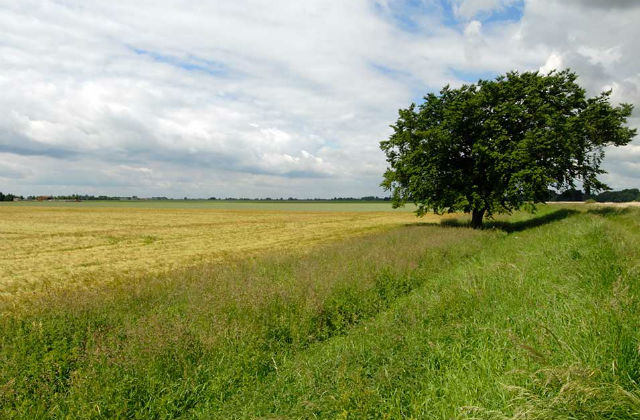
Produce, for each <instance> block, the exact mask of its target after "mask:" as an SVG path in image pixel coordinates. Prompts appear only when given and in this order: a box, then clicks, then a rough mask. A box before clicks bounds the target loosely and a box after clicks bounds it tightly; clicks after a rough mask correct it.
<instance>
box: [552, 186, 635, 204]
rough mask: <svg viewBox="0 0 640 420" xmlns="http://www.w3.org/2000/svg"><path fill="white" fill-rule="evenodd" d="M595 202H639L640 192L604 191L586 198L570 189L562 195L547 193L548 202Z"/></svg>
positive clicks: (630, 190) (585, 195) (579, 192)
mask: <svg viewBox="0 0 640 420" xmlns="http://www.w3.org/2000/svg"><path fill="white" fill-rule="evenodd" d="M589 199H592V200H595V201H598V202H614V203H628V202H630V201H640V190H638V189H637V188H629V189H625V190H621V191H605V192H602V193H600V194H597V195H592V196H588V195H587V194H585V193H584V192H582V190H576V189H570V190H567V191H564V192H562V193H557V192H555V191H549V201H586V200H589Z"/></svg>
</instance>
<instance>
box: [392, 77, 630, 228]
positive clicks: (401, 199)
mask: <svg viewBox="0 0 640 420" xmlns="http://www.w3.org/2000/svg"><path fill="white" fill-rule="evenodd" d="M576 79H577V75H576V74H575V73H573V72H571V71H570V70H564V71H560V72H557V71H552V72H550V73H547V74H540V73H539V72H526V73H518V72H511V73H507V74H506V75H504V76H499V77H497V78H496V79H494V80H480V81H478V82H477V83H476V84H470V85H463V86H462V87H460V88H458V89H453V88H451V87H449V86H446V87H444V88H443V89H442V90H441V91H440V93H439V94H438V95H436V94H432V93H431V94H428V95H427V96H425V97H424V103H422V104H421V105H419V106H416V105H415V104H411V106H409V108H407V109H401V110H400V111H399V118H398V121H397V122H396V123H395V124H394V125H392V126H391V127H392V128H393V134H392V135H391V137H390V138H389V139H388V140H385V141H382V142H380V147H381V149H382V150H383V151H384V152H385V154H386V156H387V162H388V163H389V167H388V169H387V171H386V172H385V174H384V181H383V183H382V186H383V187H385V188H386V189H387V190H390V191H391V192H392V201H393V205H394V206H395V207H398V206H401V205H403V204H405V203H406V202H413V203H415V204H416V205H417V206H418V210H417V213H418V215H423V214H424V213H425V212H427V211H431V210H432V211H434V212H436V213H443V212H454V211H464V212H469V213H471V214H472V217H471V223H472V226H473V227H480V226H482V220H483V218H484V216H485V215H487V216H491V215H492V214H494V213H501V212H510V211H512V210H514V209H518V208H520V207H522V206H523V205H524V204H535V203H541V202H545V201H546V200H547V198H548V196H549V189H550V188H554V189H556V190H564V189H567V188H574V187H575V184H576V182H581V183H582V185H583V187H584V188H585V191H587V192H589V193H593V192H597V191H601V190H605V189H607V188H608V187H607V186H606V185H605V184H604V183H602V182H601V181H600V180H598V178H597V176H598V175H600V174H603V173H604V171H603V170H602V169H601V168H600V164H601V163H602V159H603V158H604V148H605V147H606V146H609V145H614V146H621V145H625V144H627V143H629V142H630V141H631V139H632V138H633V137H634V136H635V134H636V131H635V130H633V129H630V128H628V127H626V122H627V117H629V116H630V115H631V111H632V109H633V106H632V105H630V104H621V105H619V106H613V105H611V103H610V102H609V98H610V94H611V92H610V91H607V92H603V93H601V94H600V95H598V96H595V97H593V98H587V97H586V95H585V90H584V89H583V88H582V87H580V86H579V85H578V84H577V83H576Z"/></svg>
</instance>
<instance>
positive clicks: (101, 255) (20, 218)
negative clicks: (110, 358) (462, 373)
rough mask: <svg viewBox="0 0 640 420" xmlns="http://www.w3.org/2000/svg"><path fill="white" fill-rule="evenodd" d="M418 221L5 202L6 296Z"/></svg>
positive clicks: (260, 206)
mask: <svg viewBox="0 0 640 420" xmlns="http://www.w3.org/2000/svg"><path fill="white" fill-rule="evenodd" d="M428 220H432V221H433V220H437V218H436V217H434V216H432V217H431V218H430V219H428ZM415 222H416V219H415V217H413V216H412V215H411V213H410V212H407V211H391V206H390V205H389V204H388V203H365V204H360V203H286V202H285V203H274V204H268V203H259V202H253V203H252V202H211V201H188V202H187V201H175V202H174V201H164V202H161V201H140V202H83V203H73V202H44V203H16V204H13V203H12V204H8V205H7V204H5V205H0V302H2V301H5V302H6V301H7V300H14V299H15V297H16V296H18V295H21V294H24V293H31V292H34V291H38V290H45V289H51V288H57V287H76V288H77V287H87V286H91V285H92V284H95V283H96V282H100V281H108V280H110V279H111V280H113V279H114V278H119V277H123V276H125V277H126V276H129V277H135V276H138V275H141V274H142V275H144V274H148V273H160V272H165V271H168V270H172V269H176V268H180V267H184V266H190V265H195V264H199V263H202V262H205V261H206V262H209V263H211V262H222V261H228V260H232V259H237V258H239V257H244V256H247V255H251V254H255V253H259V252H261V251H264V250H270V249H277V250H280V251H282V252H284V251H287V250H288V251H294V250H295V251H296V252H299V251H304V250H305V249H307V247H308V246H309V245H313V244H317V243H321V242H326V241H330V240H335V239H340V238H345V237H349V236H353V235H359V234H363V233H366V232H370V231H375V230H380V229H387V228H390V227H392V226H398V225H401V224H405V223H415Z"/></svg>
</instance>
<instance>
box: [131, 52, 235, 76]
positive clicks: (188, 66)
mask: <svg viewBox="0 0 640 420" xmlns="http://www.w3.org/2000/svg"><path fill="white" fill-rule="evenodd" d="M130 49H131V50H132V51H133V52H134V53H136V54H138V55H142V56H145V57H149V58H150V59H152V60H153V61H157V62H159V63H164V64H168V65H170V66H174V67H178V68H180V69H183V70H186V71H198V72H202V73H206V74H209V75H211V76H227V75H228V74H229V71H228V69H227V67H226V66H225V65H224V64H222V63H220V62H217V61H212V60H205V59H202V58H199V57H195V56H192V55H188V56H186V57H176V56H172V55H168V54H162V53H158V52H156V51H150V50H145V49H141V48H134V47H130Z"/></svg>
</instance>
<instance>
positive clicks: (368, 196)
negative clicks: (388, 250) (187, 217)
mask: <svg viewBox="0 0 640 420" xmlns="http://www.w3.org/2000/svg"><path fill="white" fill-rule="evenodd" d="M208 199H209V200H223V201H391V197H377V196H373V195H367V196H364V197H360V198H357V197H333V198H295V197H288V198H282V197H281V198H271V197H267V198H248V197H240V198H235V197H226V198H217V197H209V198H208Z"/></svg>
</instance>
